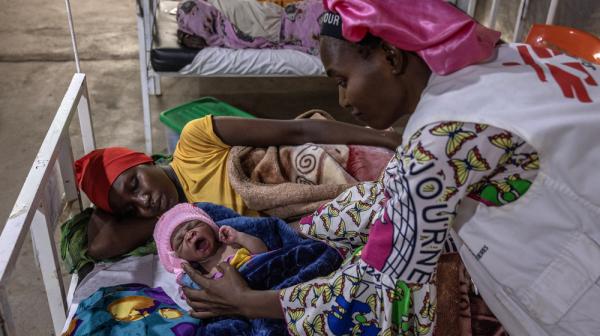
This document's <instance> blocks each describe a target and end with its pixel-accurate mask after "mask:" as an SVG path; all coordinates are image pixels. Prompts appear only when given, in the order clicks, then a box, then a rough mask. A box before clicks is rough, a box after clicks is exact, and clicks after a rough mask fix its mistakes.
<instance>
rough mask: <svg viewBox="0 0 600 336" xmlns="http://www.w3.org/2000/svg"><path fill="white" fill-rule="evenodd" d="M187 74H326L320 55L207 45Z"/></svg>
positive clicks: (183, 72)
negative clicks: (208, 46)
mask: <svg viewBox="0 0 600 336" xmlns="http://www.w3.org/2000/svg"><path fill="white" fill-rule="evenodd" d="M179 73H181V74H184V75H192V74H193V75H254V76H265V75H271V76H277V75H282V76H290V75H292V76H324V75H325V69H324V67H323V63H321V59H320V58H319V57H318V56H313V55H309V54H307V53H303V52H300V51H297V50H290V49H227V48H216V47H211V48H204V49H202V50H200V51H199V52H198V54H197V55H196V57H195V58H194V60H193V61H192V63H190V64H188V65H186V66H185V67H183V68H182V69H181V70H180V71H179Z"/></svg>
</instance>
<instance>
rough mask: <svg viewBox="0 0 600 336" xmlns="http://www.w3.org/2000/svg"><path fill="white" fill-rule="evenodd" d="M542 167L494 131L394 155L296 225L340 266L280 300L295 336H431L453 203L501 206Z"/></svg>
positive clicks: (510, 137)
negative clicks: (339, 259) (333, 252)
mask: <svg viewBox="0 0 600 336" xmlns="http://www.w3.org/2000/svg"><path fill="white" fill-rule="evenodd" d="M538 168H539V158H538V155H537V153H536V151H535V149H534V148H533V147H531V146H530V145H528V144H527V143H525V142H524V141H523V140H521V139H520V138H519V137H518V136H516V135H514V134H511V133H509V132H507V131H505V130H501V129H498V128H495V127H491V126H487V125H482V124H473V123H460V122H442V123H436V124H432V125H428V126H426V127H424V128H422V129H421V130H419V131H417V132H416V133H415V134H414V135H413V136H412V137H411V138H410V141H409V143H407V144H405V146H404V147H399V148H398V150H397V152H396V155H395V157H394V158H393V159H392V160H391V161H390V162H389V164H388V165H387V167H386V169H385V172H384V176H383V177H382V178H381V179H380V180H379V181H375V182H366V183H362V184H359V185H357V186H355V187H353V188H351V189H349V190H347V191H346V192H344V193H343V194H341V195H340V196H339V197H338V198H337V199H335V200H334V201H332V202H330V203H328V204H325V205H323V206H321V207H320V208H319V209H318V210H317V211H316V212H315V213H314V214H313V215H311V216H308V217H305V218H303V219H302V220H301V221H300V224H301V229H302V231H303V233H305V234H306V235H308V236H311V237H313V238H315V239H319V240H322V241H324V242H326V243H327V244H330V245H331V246H333V247H335V248H337V249H338V251H340V253H341V254H342V255H343V256H344V257H345V258H346V259H345V262H344V264H343V265H342V267H340V269H339V270H337V271H336V272H334V273H332V274H331V275H329V276H328V277H325V278H318V279H315V280H313V281H311V282H308V283H303V284H300V285H297V286H294V287H291V288H287V289H285V290H282V291H281V293H280V300H281V303H282V307H283V310H284V313H285V318H286V321H287V323H288V329H289V331H290V333H291V334H292V335H321V334H330V335H348V334H352V335H357V334H360V335H397V334H402V335H431V334H433V331H434V329H435V314H436V286H435V269H436V264H437V260H438V258H439V256H440V254H441V253H442V251H443V250H452V247H453V244H452V242H451V241H450V240H449V235H448V228H450V227H451V226H452V223H453V220H454V217H455V215H456V208H457V206H458V205H459V203H460V200H462V199H464V198H466V197H470V198H473V199H476V200H478V201H480V202H482V203H483V204H485V205H487V206H501V205H503V204H507V203H510V202H513V201H515V200H517V199H518V198H519V197H520V196H521V195H523V194H524V193H525V192H526V191H527V189H528V188H529V186H530V185H531V182H532V181H533V179H534V178H535V177H536V175H537V170H538Z"/></svg>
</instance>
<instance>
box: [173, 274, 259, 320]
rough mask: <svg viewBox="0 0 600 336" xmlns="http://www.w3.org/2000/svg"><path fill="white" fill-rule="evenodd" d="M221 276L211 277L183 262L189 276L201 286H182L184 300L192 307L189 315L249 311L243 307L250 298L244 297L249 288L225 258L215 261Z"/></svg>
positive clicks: (243, 313)
mask: <svg viewBox="0 0 600 336" xmlns="http://www.w3.org/2000/svg"><path fill="white" fill-rule="evenodd" d="M217 268H218V269H219V271H220V272H222V273H223V277H222V278H219V279H210V278H208V277H206V276H204V275H202V274H201V273H200V272H198V271H197V270H195V269H194V268H193V267H191V266H190V265H189V264H187V263H184V264H183V269H184V270H185V272H186V273H187V274H188V275H189V276H190V278H191V279H192V280H193V281H194V282H196V283H197V284H198V285H200V286H201V287H202V289H201V290H196V289H191V288H188V287H184V288H183V292H184V293H185V296H186V301H187V303H188V305H190V307H192V309H193V311H191V312H190V315H191V316H193V317H195V318H199V319H202V318H210V317H215V316H223V315H242V316H246V317H251V316H248V315H249V314H250V313H249V312H248V310H249V309H247V307H245V305H246V304H247V303H248V301H249V300H246V299H245V297H246V295H247V294H248V293H250V292H252V290H251V289H250V287H248V284H247V283H246V281H245V280H244V279H243V278H242V276H241V275H240V274H239V273H238V271H237V270H236V269H235V268H233V266H231V265H229V264H228V263H226V262H222V263H220V264H219V265H217Z"/></svg>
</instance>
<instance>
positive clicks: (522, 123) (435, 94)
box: [404, 44, 600, 336]
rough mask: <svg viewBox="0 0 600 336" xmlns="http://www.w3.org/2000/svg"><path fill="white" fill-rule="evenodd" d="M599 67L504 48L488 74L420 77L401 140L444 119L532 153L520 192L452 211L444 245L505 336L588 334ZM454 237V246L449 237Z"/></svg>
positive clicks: (598, 330) (594, 294) (598, 258)
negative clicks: (533, 168) (535, 161)
mask: <svg viewBox="0 0 600 336" xmlns="http://www.w3.org/2000/svg"><path fill="white" fill-rule="evenodd" d="M599 85H600V66H598V65H593V66H592V65H591V64H582V63H581V62H580V61H579V60H576V59H574V58H571V57H568V56H566V55H555V54H553V53H552V52H550V51H549V50H547V49H535V50H534V49H533V48H532V47H530V46H527V45H520V44H511V45H504V46H501V47H499V48H498V55H497V57H496V59H495V60H494V61H491V62H489V63H485V64H481V65H476V66H470V67H467V68H465V69H463V70H460V71H458V72H455V73H453V74H450V75H448V76H436V75H432V77H431V79H430V81H429V85H428V86H427V88H426V89H425V91H424V93H423V95H422V98H421V101H420V103H419V105H418V106H417V109H416V111H415V113H414V114H413V115H412V116H411V119H410V120H409V122H408V125H407V127H406V129H405V132H404V141H405V143H406V141H407V140H408V139H407V137H409V136H410V135H411V134H413V133H414V132H415V131H416V130H418V129H420V128H421V127H423V126H425V125H427V124H429V123H433V122H439V121H444V120H450V121H464V122H475V123H484V124H488V125H493V126H496V127H499V128H502V129H505V130H508V131H510V132H513V133H514V134H517V135H519V136H520V137H521V138H523V139H524V140H525V141H527V142H528V143H529V144H530V145H532V146H533V147H534V148H536V150H537V151H538V153H539V157H540V169H539V173H538V176H537V178H536V179H535V181H534V182H533V184H532V185H531V187H530V189H529V190H528V191H527V193H526V194H525V195H524V196H522V197H521V198H520V199H519V200H517V201H515V202H513V203H510V204H508V205H505V206H501V207H486V206H484V205H482V204H476V203H475V202H474V201H468V200H464V201H463V202H462V204H461V206H460V208H459V210H458V216H457V218H456V220H455V223H454V226H453V229H454V231H453V232H452V235H453V236H454V237H455V238H458V239H457V240H458V241H459V243H462V244H461V245H462V246H461V247H460V252H461V256H462V258H463V260H464V263H465V265H466V267H467V269H468V271H469V273H470V275H471V277H472V278H473V281H474V283H475V285H476V286H477V287H478V289H479V291H480V292H481V294H482V296H483V298H484V299H485V301H486V303H488V305H489V306H490V308H491V309H492V311H493V312H494V313H495V314H496V316H497V317H498V319H499V320H500V321H501V322H502V324H503V325H504V326H505V328H506V329H507V330H508V332H509V333H510V334H511V335H513V336H514V335H578V336H580V335H600V285H599V284H600V281H599V278H600V245H599V244H600V86H599ZM457 236H458V237H457Z"/></svg>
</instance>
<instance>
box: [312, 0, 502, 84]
mask: <svg viewBox="0 0 600 336" xmlns="http://www.w3.org/2000/svg"><path fill="white" fill-rule="evenodd" d="M323 3H324V5H325V9H327V10H330V11H333V12H336V13H338V14H339V15H340V16H341V18H342V34H343V36H344V38H346V39H347V40H349V41H352V42H358V41H360V40H362V39H363V38H364V37H365V35H366V34H367V33H371V34H372V35H374V36H377V37H380V38H381V39H383V40H384V41H386V42H388V43H390V44H392V45H394V46H396V47H398V48H400V49H402V50H407V51H414V52H416V53H417V54H418V55H419V56H420V57H421V58H422V59H423V60H424V61H425V63H427V65H428V66H429V68H430V69H431V71H433V72H435V73H437V74H439V75H446V74H449V73H452V72H454V71H457V70H460V69H462V68H464V67H466V66H468V65H471V64H475V63H478V62H481V61H483V60H485V59H487V58H489V57H490V56H491V55H492V53H493V51H494V48H495V45H496V42H497V41H498V39H499V38H500V33H499V32H497V31H494V30H491V29H488V28H485V27H484V26H482V25H480V24H478V23H477V22H476V21H475V20H473V19H472V18H471V17H469V16H468V15H467V14H465V13H463V12H461V11H460V10H458V9H456V8H454V7H453V6H452V5H450V4H448V3H446V2H444V1H442V0H323Z"/></svg>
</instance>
